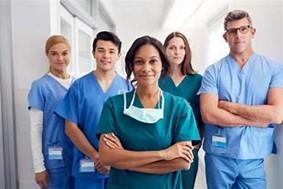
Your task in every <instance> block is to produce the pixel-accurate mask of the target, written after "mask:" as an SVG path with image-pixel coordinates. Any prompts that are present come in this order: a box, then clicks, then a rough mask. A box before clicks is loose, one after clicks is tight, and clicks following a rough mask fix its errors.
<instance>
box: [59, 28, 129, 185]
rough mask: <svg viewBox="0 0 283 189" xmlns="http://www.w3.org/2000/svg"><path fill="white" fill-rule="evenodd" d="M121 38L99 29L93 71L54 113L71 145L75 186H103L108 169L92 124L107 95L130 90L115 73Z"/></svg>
mask: <svg viewBox="0 0 283 189" xmlns="http://www.w3.org/2000/svg"><path fill="white" fill-rule="evenodd" d="M120 50H121V41H120V40H119V38H118V37H117V36H116V35H115V34H113V33H111V32H106V31H104V32H100V33H98V34H97V36H96V38H95V39H94V42H93V56H94V58H95V60H96V70H94V71H92V72H90V73H88V74H87V75H85V76H83V77H82V78H80V79H78V80H77V81H76V82H74V84H73V85H72V86H71V88H70V90H69V91H68V93H67V95H66V97H65V99H64V101H63V102H62V103H61V104H60V106H59V108H57V110H56V113H57V114H59V115H60V116H62V117H63V118H64V119H65V120H66V121H65V125H66V126H65V131H66V133H67V135H68V136H69V137H70V139H71V140H72V142H73V143H74V144H75V149H74V161H73V172H72V174H73V176H74V177H75V184H74V185H75V188H76V189H89V188H92V189H93V188H95V189H103V188H105V181H106V178H107V176H106V175H107V174H108V172H109V170H110V167H109V166H104V165H102V163H101V161H100V157H99V154H98V150H97V149H98V140H97V138H96V126H97V123H98V120H99V118H100V114H101V111H102V107H103V104H104V102H105V101H106V100H107V99H108V97H110V96H113V95H116V94H118V93H122V92H127V91H129V90H131V89H132V86H131V85H130V83H129V82H128V81H127V80H125V79H124V78H122V77H121V76H119V75H118V74H117V73H116V72H115V68H114V66H115V63H116V62H117V60H118V58H119V56H120Z"/></svg>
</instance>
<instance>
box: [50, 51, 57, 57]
mask: <svg viewBox="0 0 283 189" xmlns="http://www.w3.org/2000/svg"><path fill="white" fill-rule="evenodd" d="M57 54H58V53H57V52H56V51H51V52H50V55H51V56H55V55H57Z"/></svg>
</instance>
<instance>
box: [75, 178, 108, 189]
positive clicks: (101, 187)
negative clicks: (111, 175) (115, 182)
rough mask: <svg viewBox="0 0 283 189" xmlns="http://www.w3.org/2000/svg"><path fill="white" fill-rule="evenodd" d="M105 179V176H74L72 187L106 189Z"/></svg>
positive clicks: (76, 188)
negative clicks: (97, 177)
mask: <svg viewBox="0 0 283 189" xmlns="http://www.w3.org/2000/svg"><path fill="white" fill-rule="evenodd" d="M107 180H108V179H105V178H100V179H95V178H80V177H77V178H75V187H74V189H106V184H107Z"/></svg>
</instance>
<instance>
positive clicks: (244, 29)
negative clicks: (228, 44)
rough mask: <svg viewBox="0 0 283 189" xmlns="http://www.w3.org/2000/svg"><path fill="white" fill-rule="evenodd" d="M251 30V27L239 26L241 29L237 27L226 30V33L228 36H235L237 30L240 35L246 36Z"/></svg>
mask: <svg viewBox="0 0 283 189" xmlns="http://www.w3.org/2000/svg"><path fill="white" fill-rule="evenodd" d="M251 28H252V26H251V25H246V26H241V27H238V28H231V29H227V30H226V32H227V33H228V35H230V36H235V35H237V33H238V30H239V32H240V33H241V34H246V33H248V32H249V31H250V29H251Z"/></svg>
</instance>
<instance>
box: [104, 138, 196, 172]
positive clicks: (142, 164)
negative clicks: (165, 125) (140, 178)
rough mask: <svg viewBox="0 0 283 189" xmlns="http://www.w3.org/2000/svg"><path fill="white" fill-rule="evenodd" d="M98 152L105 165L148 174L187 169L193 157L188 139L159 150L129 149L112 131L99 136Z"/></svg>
mask: <svg viewBox="0 0 283 189" xmlns="http://www.w3.org/2000/svg"><path fill="white" fill-rule="evenodd" d="M99 154H100V157H101V160H102V162H103V164H105V165H110V166H112V167H115V168H118V169H127V170H131V171H137V172H143V173H150V174H162V173H169V172H173V171H176V170H180V169H188V168H189V167H190V162H191V161H192V159H193V154H192V146H191V142H188V141H186V142H179V143H176V144H174V145H172V146H170V147H169V148H167V149H164V150H159V151H129V150H126V149H124V148H123V146H122V145H121V142H120V140H119V138H118V137H116V136H115V135H114V134H113V133H108V134H102V135H101V136H100V142H99Z"/></svg>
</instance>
